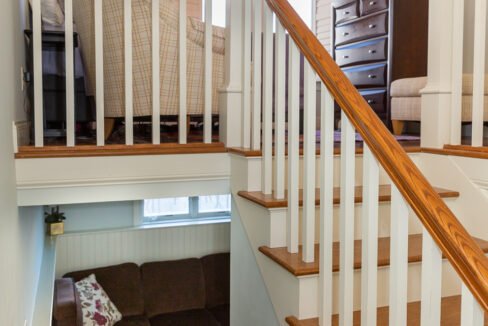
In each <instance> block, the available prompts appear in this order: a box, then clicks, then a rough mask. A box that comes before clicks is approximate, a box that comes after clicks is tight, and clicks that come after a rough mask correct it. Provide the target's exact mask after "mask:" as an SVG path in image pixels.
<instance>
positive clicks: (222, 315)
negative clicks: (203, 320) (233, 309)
mask: <svg viewBox="0 0 488 326" xmlns="http://www.w3.org/2000/svg"><path fill="white" fill-rule="evenodd" d="M209 311H210V313H211V314H212V316H214V318H215V319H217V321H218V322H219V323H220V325H221V326H229V325H230V305H228V304H224V305H221V306H217V307H214V308H212V309H209Z"/></svg>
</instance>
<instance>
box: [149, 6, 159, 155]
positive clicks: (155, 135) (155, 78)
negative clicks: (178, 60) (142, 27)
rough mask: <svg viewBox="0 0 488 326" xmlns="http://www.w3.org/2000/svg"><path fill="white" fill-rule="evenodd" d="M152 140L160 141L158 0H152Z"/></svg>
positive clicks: (157, 142)
mask: <svg viewBox="0 0 488 326" xmlns="http://www.w3.org/2000/svg"><path fill="white" fill-rule="evenodd" d="M151 14H152V15H151V16H152V98H153V101H152V104H153V110H152V141H153V144H154V145H159V144H160V143H161V109H160V107H161V94H160V92H161V90H160V85H161V83H160V80H159V77H160V68H161V65H160V37H159V36H160V35H159V34H160V32H159V21H160V18H159V0H152V12H151Z"/></svg>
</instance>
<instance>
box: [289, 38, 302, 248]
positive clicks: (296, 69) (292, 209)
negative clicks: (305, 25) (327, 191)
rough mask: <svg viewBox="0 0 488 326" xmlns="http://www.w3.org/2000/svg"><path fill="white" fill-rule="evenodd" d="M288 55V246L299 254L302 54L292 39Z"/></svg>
mask: <svg viewBox="0 0 488 326" xmlns="http://www.w3.org/2000/svg"><path fill="white" fill-rule="evenodd" d="M289 48H290V51H289V55H288V212H287V219H288V223H287V245H288V251H289V252H291V253H297V252H298V234H299V227H298V221H299V207H298V193H299V181H298V179H299V174H300V171H299V170H300V168H299V165H300V163H299V161H300V150H299V147H300V53H299V52H298V48H297V46H296V45H295V42H294V41H293V40H291V39H290V46H289Z"/></svg>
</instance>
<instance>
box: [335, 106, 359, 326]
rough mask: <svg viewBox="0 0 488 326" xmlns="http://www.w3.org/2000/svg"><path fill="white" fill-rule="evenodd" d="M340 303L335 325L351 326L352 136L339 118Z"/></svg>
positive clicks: (351, 129) (350, 128) (344, 120)
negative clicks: (337, 322) (337, 320)
mask: <svg viewBox="0 0 488 326" xmlns="http://www.w3.org/2000/svg"><path fill="white" fill-rule="evenodd" d="M341 127H342V133H341V205H340V210H341V212H340V273H339V280H340V302H339V324H340V325H344V326H352V322H353V299H354V298H353V296H354V295H353V293H354V284H353V281H354V279H353V276H354V178H355V165H356V134H355V132H354V127H353V125H352V124H351V122H350V121H349V119H348V118H347V116H346V115H345V113H344V112H342V114H341Z"/></svg>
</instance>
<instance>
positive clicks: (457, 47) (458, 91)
mask: <svg viewBox="0 0 488 326" xmlns="http://www.w3.org/2000/svg"><path fill="white" fill-rule="evenodd" d="M452 4H453V19H452V43H453V46H452V100H451V144H452V145H459V144H461V123H462V122H461V121H462V107H463V51H464V46H463V42H464V1H453V2H452Z"/></svg>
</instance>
